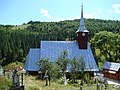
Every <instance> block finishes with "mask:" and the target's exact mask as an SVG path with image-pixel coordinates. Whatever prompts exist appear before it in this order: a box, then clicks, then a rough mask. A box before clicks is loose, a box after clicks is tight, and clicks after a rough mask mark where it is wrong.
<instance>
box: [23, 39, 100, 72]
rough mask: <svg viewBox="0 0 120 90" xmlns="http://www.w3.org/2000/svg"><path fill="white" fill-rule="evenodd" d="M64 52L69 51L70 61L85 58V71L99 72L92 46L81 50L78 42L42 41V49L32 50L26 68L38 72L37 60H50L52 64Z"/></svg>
mask: <svg viewBox="0 0 120 90" xmlns="http://www.w3.org/2000/svg"><path fill="white" fill-rule="evenodd" d="M62 51H67V52H68V58H70V59H73V57H76V58H80V57H83V59H84V62H85V65H86V67H85V68H86V69H85V71H98V68H97V65H96V62H95V59H94V57H93V54H92V51H91V49H90V46H89V45H88V48H87V49H79V47H78V43H77V41H41V49H35V50H34V49H30V52H29V54H28V58H27V61H26V64H25V67H26V68H27V69H28V70H30V69H31V70H36V71H37V70H38V67H37V64H35V62H36V60H39V58H49V60H50V61H51V62H54V61H56V60H57V58H58V56H60V55H61V52H62ZM30 61H31V62H30ZM27 63H29V64H27ZM33 64H34V65H33ZM26 68H25V70H26Z"/></svg>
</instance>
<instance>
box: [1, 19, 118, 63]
mask: <svg viewBox="0 0 120 90" xmlns="http://www.w3.org/2000/svg"><path fill="white" fill-rule="evenodd" d="M85 24H86V28H87V30H89V31H90V34H89V37H90V38H89V40H90V43H91V48H92V50H93V53H94V55H95V58H96V59H99V61H101V60H103V61H104V60H108V61H110V60H111V61H116V62H120V58H119V56H120V54H119V53H120V22H119V21H111V20H99V19H85ZM78 28H79V20H66V21H61V22H38V21H35V22H33V21H30V22H28V23H27V24H23V25H20V26H14V25H0V64H2V65H7V64H9V63H11V62H15V61H20V62H24V61H25V58H26V56H27V54H28V51H29V49H30V48H38V47H40V46H39V45H40V41H41V40H75V37H76V36H75V35H76V34H75V31H77V29H78ZM100 31H107V32H105V33H104V32H103V33H102V34H101V33H100V35H101V37H98V36H100V35H98V34H97V35H96V33H98V32H100ZM108 32H111V33H112V34H109V35H107V34H108ZM94 35H95V37H94ZM106 35H107V37H106V39H102V38H104V36H106ZM112 35H113V36H116V37H115V38H114V37H112V38H110V37H109V36H112ZM102 36H103V37H102ZM100 40H102V41H100ZM106 40H107V41H108V42H109V40H111V42H110V45H109V43H107V44H105V43H106ZM98 41H99V43H95V42H98ZM113 43H114V44H113ZM112 44H113V45H112ZM111 45H112V46H111ZM109 46H110V47H109ZM113 47H116V48H115V49H114V48H113ZM102 48H105V49H106V48H108V49H109V51H108V52H107V50H108V49H107V50H106V51H105V50H104V51H102V52H101V50H102ZM111 48H113V49H111ZM111 50H113V51H111ZM96 51H97V52H98V53H96ZM100 52H101V53H100ZM103 52H104V53H106V52H107V54H104V55H101V54H102V53H103ZM101 57H103V58H101Z"/></svg>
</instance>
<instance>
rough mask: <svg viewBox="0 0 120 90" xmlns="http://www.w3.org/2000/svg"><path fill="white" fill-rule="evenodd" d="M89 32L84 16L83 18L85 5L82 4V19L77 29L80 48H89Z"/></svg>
mask: <svg viewBox="0 0 120 90" xmlns="http://www.w3.org/2000/svg"><path fill="white" fill-rule="evenodd" d="M88 33H89V31H87V29H86V28H85V23H84V18H83V5H81V19H80V26H79V29H78V30H77V33H76V34H77V35H76V40H77V42H78V45H79V49H87V46H88Z"/></svg>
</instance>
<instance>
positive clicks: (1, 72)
mask: <svg viewBox="0 0 120 90" xmlns="http://www.w3.org/2000/svg"><path fill="white" fill-rule="evenodd" d="M2 75H3V69H2V66H1V65H0V76H2Z"/></svg>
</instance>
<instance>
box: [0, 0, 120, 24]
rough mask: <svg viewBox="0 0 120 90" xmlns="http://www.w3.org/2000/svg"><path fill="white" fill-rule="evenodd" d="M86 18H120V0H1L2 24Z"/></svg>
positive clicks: (0, 20) (0, 17)
mask: <svg viewBox="0 0 120 90" xmlns="http://www.w3.org/2000/svg"><path fill="white" fill-rule="evenodd" d="M82 3H83V9H84V10H83V11H84V18H92V19H93V18H95V19H104V20H120V0H0V24H3V25H21V24H23V23H27V22H29V21H31V20H32V21H41V22H44V21H45V22H53V21H55V22H58V21H63V20H74V19H80V17H81V15H80V13H81V4H82Z"/></svg>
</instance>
